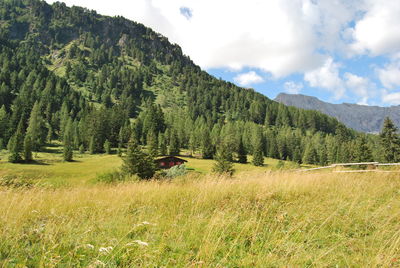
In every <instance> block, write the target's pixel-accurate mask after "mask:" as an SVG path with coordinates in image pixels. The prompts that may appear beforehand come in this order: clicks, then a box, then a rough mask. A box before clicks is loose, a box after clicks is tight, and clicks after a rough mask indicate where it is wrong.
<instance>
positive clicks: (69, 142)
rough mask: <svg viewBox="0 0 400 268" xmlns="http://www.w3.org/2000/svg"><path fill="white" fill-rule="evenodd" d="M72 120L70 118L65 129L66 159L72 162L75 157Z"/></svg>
mask: <svg viewBox="0 0 400 268" xmlns="http://www.w3.org/2000/svg"><path fill="white" fill-rule="evenodd" d="M72 133H73V132H72V120H71V119H69V120H68V122H67V125H66V127H65V131H64V150H63V158H64V161H68V162H71V161H72V159H73V137H72Z"/></svg>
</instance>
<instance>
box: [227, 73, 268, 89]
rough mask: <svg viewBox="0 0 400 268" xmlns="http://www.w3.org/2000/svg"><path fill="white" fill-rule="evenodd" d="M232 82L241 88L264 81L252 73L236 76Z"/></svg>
mask: <svg viewBox="0 0 400 268" xmlns="http://www.w3.org/2000/svg"><path fill="white" fill-rule="evenodd" d="M233 80H234V81H235V82H236V83H238V84H239V85H241V86H250V85H254V84H259V83H262V82H264V79H263V78H262V77H261V76H259V75H258V74H257V73H256V72H254V71H250V72H248V73H242V74H238V75H237V76H235V78H233Z"/></svg>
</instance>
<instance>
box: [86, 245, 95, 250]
mask: <svg viewBox="0 0 400 268" xmlns="http://www.w3.org/2000/svg"><path fill="white" fill-rule="evenodd" d="M86 247H87V248H88V249H94V246H93V245H92V244H86Z"/></svg>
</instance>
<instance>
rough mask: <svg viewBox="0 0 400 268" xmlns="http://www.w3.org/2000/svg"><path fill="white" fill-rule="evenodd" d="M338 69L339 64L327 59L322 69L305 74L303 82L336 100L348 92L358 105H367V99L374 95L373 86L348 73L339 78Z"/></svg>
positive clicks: (360, 77)
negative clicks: (322, 90) (330, 94)
mask: <svg viewBox="0 0 400 268" xmlns="http://www.w3.org/2000/svg"><path fill="white" fill-rule="evenodd" d="M340 67H341V66H340V64H338V63H335V62H334V61H333V59H332V58H328V59H327V60H326V61H325V63H324V65H323V66H322V67H320V68H318V69H315V70H312V71H310V72H307V73H305V75H304V80H305V81H307V82H308V83H309V85H310V86H311V87H315V88H321V89H324V90H327V91H329V92H332V93H333V94H334V97H335V99H336V100H338V99H341V98H343V97H344V95H345V94H346V92H348V93H349V94H352V95H355V96H356V97H357V98H358V104H365V105H366V104H368V100H369V98H370V97H373V96H374V95H375V90H376V86H375V84H374V83H373V82H371V81H370V79H368V78H366V77H362V76H358V75H356V74H353V73H350V72H346V73H345V74H344V75H343V76H341V75H340V71H339V69H340Z"/></svg>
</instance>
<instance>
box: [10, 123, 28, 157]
mask: <svg viewBox="0 0 400 268" xmlns="http://www.w3.org/2000/svg"><path fill="white" fill-rule="evenodd" d="M23 142H24V124H23V121H22V118H21V120H20V121H19V123H18V127H17V131H16V132H15V134H14V135H13V136H12V137H11V139H10V141H9V143H8V150H9V151H10V155H9V156H8V161H9V162H11V163H19V162H21V161H22V156H21V153H22V150H23V145H24V144H23Z"/></svg>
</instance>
